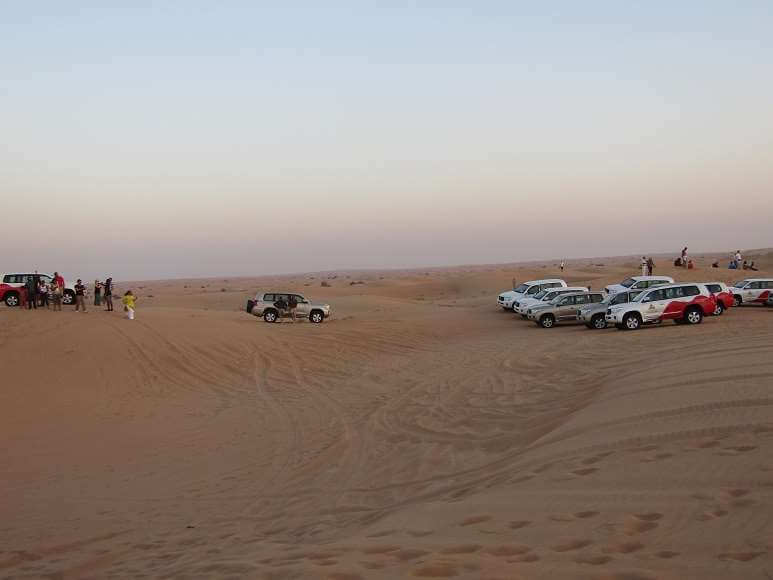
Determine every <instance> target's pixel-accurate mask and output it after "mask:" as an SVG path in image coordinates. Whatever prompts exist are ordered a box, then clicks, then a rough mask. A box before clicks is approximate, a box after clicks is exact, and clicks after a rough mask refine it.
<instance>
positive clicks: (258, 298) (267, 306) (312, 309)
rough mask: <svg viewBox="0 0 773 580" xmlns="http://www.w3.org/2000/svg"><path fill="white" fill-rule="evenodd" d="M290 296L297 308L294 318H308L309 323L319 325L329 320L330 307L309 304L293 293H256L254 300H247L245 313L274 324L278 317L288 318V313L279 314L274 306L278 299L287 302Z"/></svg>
mask: <svg viewBox="0 0 773 580" xmlns="http://www.w3.org/2000/svg"><path fill="white" fill-rule="evenodd" d="M290 296H295V300H296V301H297V302H298V307H297V308H296V309H295V316H296V317H298V318H308V319H309V321H310V322H314V323H315V324H319V323H320V322H323V321H324V320H325V318H330V305H329V304H317V303H313V302H310V301H309V300H307V299H306V298H304V297H303V296H301V295H300V294H295V293H293V292H258V293H257V294H255V299H254V300H247V312H249V313H250V314H252V315H254V316H262V317H263V320H265V321H266V322H276V321H277V320H278V319H279V318H280V316H289V312H287V311H285V312H283V313H280V312H279V310H278V309H277V308H276V306H274V303H275V302H277V301H278V300H279V298H280V297H281V298H284V301H285V302H287V301H288V300H289V299H290Z"/></svg>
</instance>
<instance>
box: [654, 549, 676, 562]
mask: <svg viewBox="0 0 773 580" xmlns="http://www.w3.org/2000/svg"><path fill="white" fill-rule="evenodd" d="M655 555H656V556H657V557H658V558H663V559H664V560H670V559H671V558H676V557H677V556H678V555H679V552H672V551H671V550H661V551H660V552H655Z"/></svg>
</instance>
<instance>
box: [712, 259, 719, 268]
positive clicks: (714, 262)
mask: <svg viewBox="0 0 773 580" xmlns="http://www.w3.org/2000/svg"><path fill="white" fill-rule="evenodd" d="M711 267H712V268H719V260H714V261H713V262H712V263H711Z"/></svg>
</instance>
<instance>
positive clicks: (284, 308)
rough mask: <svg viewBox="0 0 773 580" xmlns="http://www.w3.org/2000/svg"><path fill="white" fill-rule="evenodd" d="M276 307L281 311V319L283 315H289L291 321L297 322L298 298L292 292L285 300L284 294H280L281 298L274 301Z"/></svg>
mask: <svg viewBox="0 0 773 580" xmlns="http://www.w3.org/2000/svg"><path fill="white" fill-rule="evenodd" d="M274 307H275V308H276V309H277V311H279V319H280V320H281V318H282V317H283V316H288V317H289V318H290V322H295V309H296V308H298V299H297V298H296V297H295V296H293V295H292V294H290V296H288V297H287V300H285V297H284V296H279V299H278V300H277V301H276V302H274Z"/></svg>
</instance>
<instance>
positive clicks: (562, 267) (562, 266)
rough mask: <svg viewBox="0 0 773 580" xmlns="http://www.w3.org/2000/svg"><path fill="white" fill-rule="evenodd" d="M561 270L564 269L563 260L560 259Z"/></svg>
mask: <svg viewBox="0 0 773 580" xmlns="http://www.w3.org/2000/svg"><path fill="white" fill-rule="evenodd" d="M561 271H562V272H563V271H564V261H563V260H561Z"/></svg>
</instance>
